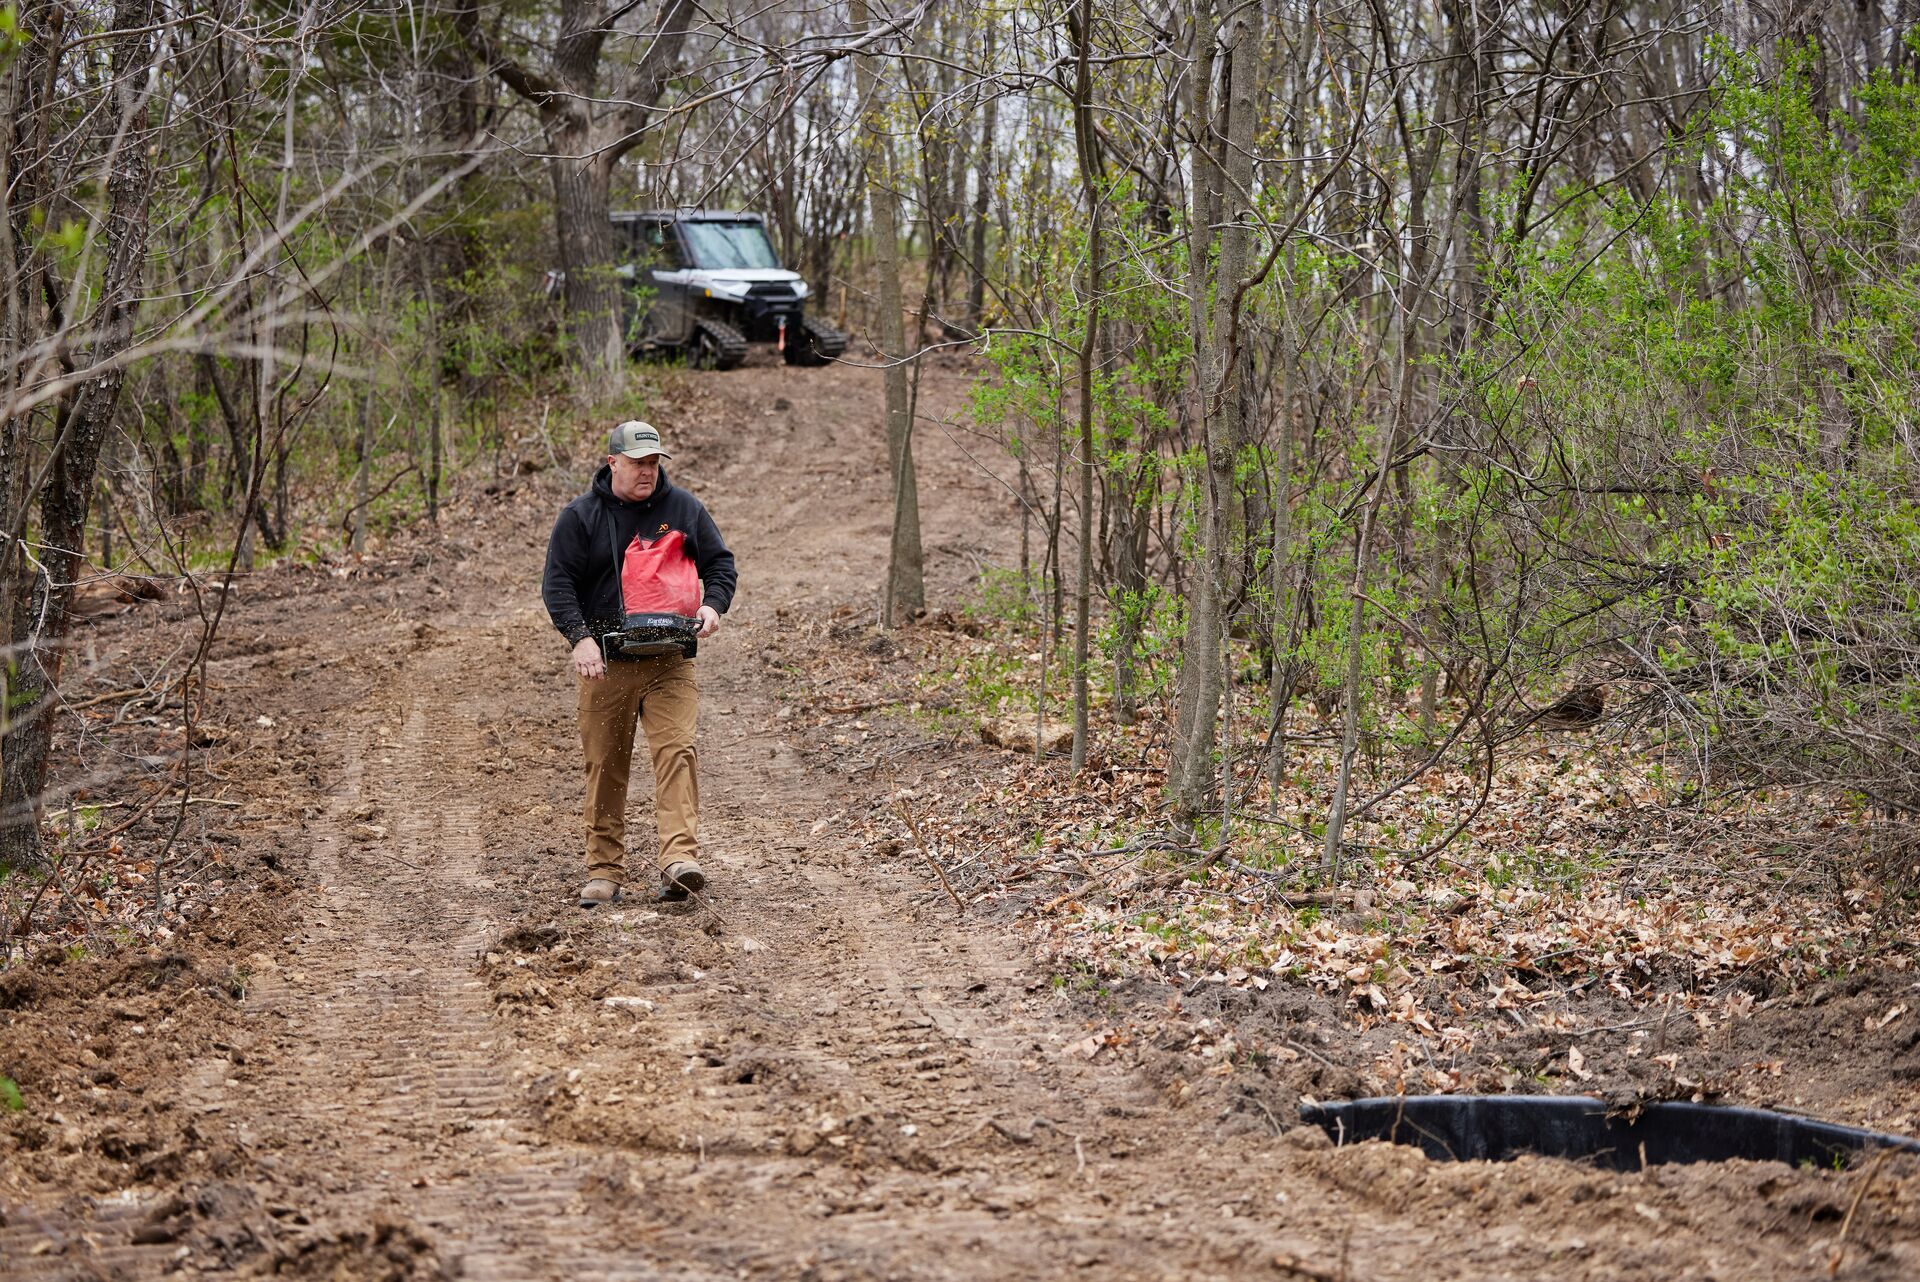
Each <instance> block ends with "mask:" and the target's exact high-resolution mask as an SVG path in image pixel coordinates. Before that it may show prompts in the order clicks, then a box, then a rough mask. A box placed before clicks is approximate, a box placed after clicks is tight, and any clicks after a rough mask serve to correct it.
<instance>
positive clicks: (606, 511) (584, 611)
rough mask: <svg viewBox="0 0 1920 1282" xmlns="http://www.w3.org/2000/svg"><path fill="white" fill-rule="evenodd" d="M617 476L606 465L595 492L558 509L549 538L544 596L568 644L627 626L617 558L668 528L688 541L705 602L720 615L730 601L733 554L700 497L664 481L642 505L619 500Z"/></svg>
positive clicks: (662, 471) (597, 475) (663, 471)
mask: <svg viewBox="0 0 1920 1282" xmlns="http://www.w3.org/2000/svg"><path fill="white" fill-rule="evenodd" d="M612 478H613V472H612V469H611V468H609V467H608V466H607V465H606V464H605V463H602V464H601V465H600V470H599V471H597V472H595V473H594V474H593V488H592V489H590V490H589V491H587V493H585V494H582V495H581V496H580V497H579V498H577V499H575V500H574V501H573V502H571V503H569V504H567V506H566V507H565V508H563V509H561V512H560V519H559V520H557V521H555V522H554V523H553V534H552V536H551V537H550V538H549V539H548V540H547V570H546V574H545V575H544V576H543V577H542V579H541V584H540V595H541V598H542V599H543V600H545V601H546V603H547V614H548V616H549V617H550V618H552V620H553V626H554V627H556V628H558V629H559V630H560V633H561V635H563V636H565V637H566V638H567V642H568V644H570V645H578V644H579V643H580V640H581V638H582V637H600V636H604V635H606V634H607V633H608V632H611V631H613V630H614V629H616V628H618V627H620V626H621V625H622V624H623V623H625V622H626V617H625V614H624V612H623V611H622V610H621V608H620V557H621V554H622V552H623V551H624V550H625V548H626V546H627V544H629V543H631V542H632V541H633V538H634V535H636V534H639V533H640V532H641V531H643V530H644V531H645V532H646V537H648V538H649V539H651V538H655V537H657V536H659V535H660V534H664V533H666V532H667V531H668V530H678V531H680V533H681V534H682V535H683V536H684V537H685V540H686V545H685V546H686V551H687V555H688V556H689V557H691V558H692V559H693V565H694V569H695V571H696V572H697V573H698V574H699V575H700V590H701V593H702V596H703V601H702V603H703V604H705V605H710V606H712V607H713V608H714V610H715V611H717V612H718V613H720V614H725V613H726V612H727V607H728V606H730V605H732V604H733V588H734V584H735V582H736V578H735V575H734V568H733V553H731V552H729V551H727V545H726V543H725V542H724V541H722V539H721V538H720V529H719V527H718V526H716V525H715V524H714V523H713V518H712V517H711V516H709V515H708V514H707V509H706V506H705V505H704V504H703V503H701V502H700V500H699V499H696V498H695V497H693V495H691V494H689V493H687V492H686V491H685V490H683V489H681V488H680V487H679V486H677V485H674V484H672V483H671V482H669V481H668V480H667V472H666V469H665V468H661V469H660V482H659V484H658V485H656V486H655V487H654V491H653V493H652V494H650V495H648V496H647V497H646V498H645V499H643V500H641V501H640V502H638V503H629V502H627V501H626V500H625V499H621V498H616V497H614V493H613V479H612Z"/></svg>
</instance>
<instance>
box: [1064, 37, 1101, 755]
mask: <svg viewBox="0 0 1920 1282" xmlns="http://www.w3.org/2000/svg"><path fill="white" fill-rule="evenodd" d="M1077 27H1078V30H1077V31H1076V32H1075V33H1074V35H1075V43H1076V44H1077V45H1078V46H1079V48H1078V50H1077V57H1076V62H1077V64H1078V66H1077V68H1076V73H1075V78H1074V91H1073V98H1074V102H1073V133H1074V141H1075V143H1076V144H1077V146H1078V149H1079V153H1080V183H1081V186H1082V188H1083V190H1084V192H1085V195H1086V199H1087V218H1088V220H1089V222H1090V228H1089V231H1088V234H1087V319H1086V325H1087V332H1086V334H1085V336H1084V337H1083V338H1082V339H1081V342H1080V364H1079V371H1078V383H1079V393H1080V564H1079V567H1078V570H1079V575H1078V580H1079V581H1078V583H1077V584H1076V586H1075V595H1074V602H1073V612H1074V614H1073V760H1072V764H1071V766H1070V767H1069V768H1070V769H1071V770H1072V772H1073V773H1074V774H1079V773H1080V772H1081V771H1082V770H1084V769H1086V765H1087V703H1088V697H1087V660H1088V654H1089V650H1090V639H1091V638H1090V634H1091V632H1092V626H1093V468H1094V450H1093V353H1094V345H1095V344H1096V343H1097V342H1098V341H1099V334H1100V217H1101V212H1102V210H1101V205H1102V203H1103V201H1104V200H1105V195H1104V193H1103V192H1102V191H1101V188H1102V186H1104V183H1103V180H1102V175H1101V172H1100V169H1101V162H1100V150H1099V140H1098V139H1097V138H1096V137H1095V135H1094V125H1093V69H1092V57H1093V0H1080V20H1079V22H1078V24H1077Z"/></svg>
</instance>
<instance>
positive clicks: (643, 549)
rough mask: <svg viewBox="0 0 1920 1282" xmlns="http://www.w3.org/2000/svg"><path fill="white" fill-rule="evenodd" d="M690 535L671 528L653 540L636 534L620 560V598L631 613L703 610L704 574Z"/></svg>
mask: <svg viewBox="0 0 1920 1282" xmlns="http://www.w3.org/2000/svg"><path fill="white" fill-rule="evenodd" d="M686 544H687V539H686V536H685V535H684V534H682V533H680V531H678V530H669V531H667V532H666V533H665V534H663V535H661V536H660V537H659V538H657V539H654V540H652V541H651V542H649V541H648V540H646V539H643V538H641V537H640V536H639V535H637V534H636V535H635V536H634V538H633V542H631V543H629V544H627V554H626V556H624V557H623V558H621V561H620V600H621V604H622V605H624V606H625V607H626V612H627V613H628V614H678V615H680V616H682V617H684V618H689V619H690V618H692V617H693V616H694V615H696V614H698V613H700V574H699V571H697V570H695V569H694V567H693V558H692V557H690V556H688V555H687V547H686Z"/></svg>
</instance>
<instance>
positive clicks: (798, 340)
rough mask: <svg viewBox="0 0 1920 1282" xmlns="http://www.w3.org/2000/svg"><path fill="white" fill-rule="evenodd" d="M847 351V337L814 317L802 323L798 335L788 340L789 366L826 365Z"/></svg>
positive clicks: (787, 355)
mask: <svg viewBox="0 0 1920 1282" xmlns="http://www.w3.org/2000/svg"><path fill="white" fill-rule="evenodd" d="M846 350H847V336H846V335H845V334H843V333H841V332H840V331H839V330H837V329H835V328H834V327H833V326H831V325H829V324H827V323H826V322H825V321H823V320H817V319H815V318H814V317H812V316H809V317H807V318H806V319H805V320H803V321H801V322H800V329H799V332H798V333H797V334H792V335H790V336H789V337H788V339H787V351H786V357H787V364H789V365H825V364H826V363H827V362H828V361H831V360H833V359H834V358H835V357H837V356H839V355H840V353H842V352H844V351H846Z"/></svg>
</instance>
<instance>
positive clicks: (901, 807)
mask: <svg viewBox="0 0 1920 1282" xmlns="http://www.w3.org/2000/svg"><path fill="white" fill-rule="evenodd" d="M893 794H894V795H893V807H894V809H895V810H896V811H898V812H899V814H900V819H901V822H903V823H905V824H906V825H907V834H908V835H909V836H911V837H912V838H913V848H914V849H915V850H917V851H919V852H920V857H921V858H922V859H924V860H926V861H927V867H929V868H931V869H933V875H934V876H936V877H938V878H939V879H940V886H941V889H943V890H945V891H946V892H947V898H948V899H951V900H952V901H953V906H954V908H955V909H956V910H957V911H958V912H959V913H960V914H961V915H962V916H965V915H966V911H967V901H966V900H964V899H962V898H960V896H959V894H958V893H957V892H956V891H955V890H954V888H953V883H952V882H950V881H948V880H947V872H946V869H944V868H942V867H941V866H940V861H939V860H937V859H935V858H934V857H933V853H932V852H931V851H929V850H928V849H927V843H926V842H924V841H922V840H921V839H920V825H919V824H917V823H915V822H914V819H913V810H912V808H911V807H910V806H908V805H907V802H906V799H905V798H904V797H902V796H901V795H900V776H899V775H895V776H893Z"/></svg>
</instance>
